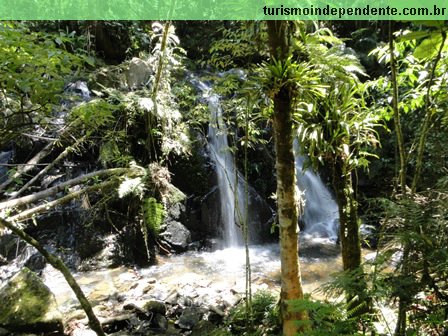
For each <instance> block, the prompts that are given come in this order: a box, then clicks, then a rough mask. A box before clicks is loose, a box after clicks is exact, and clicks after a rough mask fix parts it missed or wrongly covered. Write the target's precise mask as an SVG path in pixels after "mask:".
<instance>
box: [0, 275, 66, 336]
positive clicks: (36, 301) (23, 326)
mask: <svg viewBox="0 0 448 336" xmlns="http://www.w3.org/2000/svg"><path fill="white" fill-rule="evenodd" d="M0 302H1V303H2V304H1V306H0V327H4V328H6V329H8V330H11V331H23V332H35V331H36V332H53V331H58V332H62V331H63V324H62V314H61V312H60V311H59V310H58V306H57V303H56V300H55V297H54V295H53V293H51V291H50V289H49V288H48V287H47V286H45V285H44V283H43V282H42V280H41V279H40V278H39V277H38V276H37V275H36V274H35V273H33V272H31V271H30V270H29V269H28V268H23V269H22V270H21V271H20V272H19V273H17V274H16V275H15V276H14V277H12V278H11V279H10V280H9V282H8V283H7V284H6V285H5V286H4V287H3V288H2V289H1V290H0Z"/></svg>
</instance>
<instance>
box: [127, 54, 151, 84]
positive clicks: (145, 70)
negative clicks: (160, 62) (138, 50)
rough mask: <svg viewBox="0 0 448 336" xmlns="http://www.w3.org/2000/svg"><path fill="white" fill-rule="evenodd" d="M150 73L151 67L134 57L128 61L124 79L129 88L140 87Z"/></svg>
mask: <svg viewBox="0 0 448 336" xmlns="http://www.w3.org/2000/svg"><path fill="white" fill-rule="evenodd" d="M151 73H152V70H151V67H150V66H149V64H148V63H147V62H145V61H144V60H142V59H140V58H137V57H134V58H133V59H131V61H130V62H129V68H128V70H127V71H126V73H125V75H126V81H127V83H128V87H129V88H131V89H132V88H140V87H141V86H143V85H145V84H146V83H147V82H148V80H149V77H150V75H151Z"/></svg>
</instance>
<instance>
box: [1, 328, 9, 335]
mask: <svg viewBox="0 0 448 336" xmlns="http://www.w3.org/2000/svg"><path fill="white" fill-rule="evenodd" d="M8 335H11V332H10V331H9V330H7V329H5V328H0V336H8Z"/></svg>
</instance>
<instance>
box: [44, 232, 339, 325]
mask: <svg viewBox="0 0 448 336" xmlns="http://www.w3.org/2000/svg"><path fill="white" fill-rule="evenodd" d="M301 248H302V252H301V260H300V261H301V269H302V280H303V287H304V291H305V292H306V293H312V292H313V291H315V290H316V289H317V288H318V287H319V286H320V285H321V284H322V283H324V282H326V281H327V280H329V278H330V275H331V274H332V273H334V272H337V271H340V270H341V268H342V264H341V258H340V254H339V247H338V246H337V245H335V244H332V243H321V242H320V243H315V242H313V241H312V240H309V239H308V240H304V241H302V242H301ZM279 253H280V252H279V246H278V244H266V245H255V246H251V248H250V260H251V270H252V280H253V281H252V283H253V287H252V291H253V292H256V291H257V290H270V291H273V292H278V293H279V291H280V255H279ZM74 275H75V278H76V279H77V281H78V282H79V284H80V285H81V287H82V288H83V290H84V292H85V294H86V295H87V297H88V298H89V299H90V300H91V302H92V304H93V305H94V306H97V307H96V309H97V310H98V311H99V314H100V316H101V315H104V316H108V315H110V314H113V311H114V310H117V308H118V307H121V306H123V305H126V303H129V302H136V301H142V300H151V299H155V300H160V301H163V302H169V303H174V301H173V300H178V299H179V298H180V297H182V298H183V299H184V300H191V302H192V304H193V305H195V306H200V307H210V306H219V305H220V304H222V303H224V305H225V306H228V307H230V306H233V305H234V304H235V303H236V302H237V301H239V300H240V299H241V298H242V297H243V295H244V292H245V252H244V248H242V247H230V248H225V249H221V250H216V251H212V252H205V251H204V252H193V251H190V252H186V253H183V254H179V255H172V256H169V257H167V256H159V257H158V264H157V265H155V266H151V267H148V268H127V267H123V266H122V267H118V268H114V269H106V270H100V271H90V272H79V273H75V274H74ZM43 279H44V282H45V283H46V284H47V286H49V287H50V288H51V290H52V292H53V293H54V294H55V296H56V300H57V302H58V304H59V307H60V310H61V311H62V312H63V313H64V314H66V315H67V314H68V316H69V319H70V316H73V312H75V311H76V310H77V309H79V304H78V302H77V300H76V298H75V296H74V294H73V292H72V291H71V289H70V288H69V286H68V285H67V284H66V282H65V280H64V279H63V277H62V276H61V275H60V274H59V273H58V272H57V271H56V270H54V269H53V268H52V267H51V266H49V265H47V266H46V268H45V269H44V271H43ZM313 295H314V296H315V297H321V295H320V294H319V293H318V292H314V293H313ZM98 305H99V306H102V308H98ZM75 315H76V314H75Z"/></svg>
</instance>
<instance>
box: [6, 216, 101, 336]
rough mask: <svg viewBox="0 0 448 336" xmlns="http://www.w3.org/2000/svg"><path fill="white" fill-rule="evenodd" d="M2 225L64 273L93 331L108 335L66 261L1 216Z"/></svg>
mask: <svg viewBox="0 0 448 336" xmlns="http://www.w3.org/2000/svg"><path fill="white" fill-rule="evenodd" d="M0 226H4V227H6V228H8V229H9V230H11V231H12V232H13V233H15V234H16V235H18V236H19V237H20V238H22V239H23V240H24V241H26V242H27V243H28V244H30V245H32V246H34V247H35V248H36V249H37V250H38V251H39V252H40V254H42V256H43V257H44V258H45V259H46V260H47V261H48V263H49V264H50V265H51V266H53V267H54V268H55V269H57V270H58V271H60V272H61V273H62V275H63V276H64V278H65V280H66V281H67V283H68V285H69V286H70V288H71V289H72V290H73V292H74V293H75V295H76V298H77V299H78V301H79V303H80V304H81V307H82V309H83V310H84V311H85V313H86V315H87V318H88V319H89V326H90V328H92V330H93V331H95V333H96V334H97V335H98V336H106V334H105V333H104V331H103V328H102V327H101V323H100V321H99V320H98V318H97V317H96V316H95V313H94V312H93V309H92V306H91V305H90V303H89V301H88V300H87V298H86V296H85V295H84V293H83V291H82V289H81V287H79V285H78V283H77V282H76V280H75V278H74V277H73V275H72V274H71V273H70V270H69V269H68V267H67V266H66V265H65V264H64V262H63V261H62V260H61V259H59V258H58V257H57V256H55V255H54V254H51V253H49V252H48V251H47V250H45V249H44V248H43V247H42V245H41V244H40V243H39V242H38V241H37V240H36V239H34V238H33V237H31V236H30V235H28V234H27V233H26V232H25V231H23V230H20V229H19V228H17V227H15V226H14V225H13V224H12V223H10V222H8V221H7V220H5V219H3V218H1V217H0Z"/></svg>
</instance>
